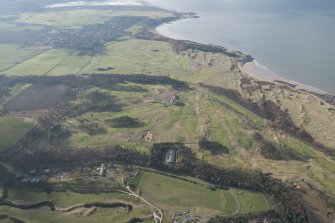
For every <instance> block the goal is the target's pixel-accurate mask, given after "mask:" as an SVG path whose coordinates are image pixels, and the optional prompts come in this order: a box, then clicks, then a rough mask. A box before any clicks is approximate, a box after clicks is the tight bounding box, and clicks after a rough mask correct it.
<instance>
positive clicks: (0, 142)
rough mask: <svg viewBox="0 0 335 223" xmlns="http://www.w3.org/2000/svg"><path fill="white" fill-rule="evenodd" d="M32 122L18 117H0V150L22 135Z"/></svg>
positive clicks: (30, 126)
mask: <svg viewBox="0 0 335 223" xmlns="http://www.w3.org/2000/svg"><path fill="white" fill-rule="evenodd" d="M32 126H33V123H32V121H31V120H25V119H24V118H18V117H0V151H1V150H4V149H5V148H7V147H8V146H10V145H12V144H14V143H15V142H16V141H17V140H19V139H20V138H21V137H23V136H24V135H25V134H26V133H27V132H28V130H29V129H31V128H32Z"/></svg>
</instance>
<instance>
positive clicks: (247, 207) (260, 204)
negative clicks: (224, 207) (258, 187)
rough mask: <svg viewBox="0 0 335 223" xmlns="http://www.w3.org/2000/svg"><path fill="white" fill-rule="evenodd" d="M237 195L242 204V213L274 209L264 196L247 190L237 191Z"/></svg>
mask: <svg viewBox="0 0 335 223" xmlns="http://www.w3.org/2000/svg"><path fill="white" fill-rule="evenodd" d="M236 194H237V197H238V199H239V200H240V203H241V211H240V213H243V214H245V213H250V212H259V211H267V210H271V209H272V205H271V202H270V201H268V199H267V198H266V196H265V195H264V194H261V193H257V192H250V191H245V190H236Z"/></svg>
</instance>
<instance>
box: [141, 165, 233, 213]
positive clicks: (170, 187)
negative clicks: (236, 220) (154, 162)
mask: <svg viewBox="0 0 335 223" xmlns="http://www.w3.org/2000/svg"><path fill="white" fill-rule="evenodd" d="M139 188H140V189H141V191H142V195H143V197H144V198H146V199H148V200H149V201H152V203H154V204H157V205H158V206H169V207H173V208H197V209H203V210H211V211H213V212H218V213H220V212H221V213H227V212H228V211H232V210H233V211H234V210H235V209H236V202H235V201H234V199H231V197H230V196H229V195H228V199H226V196H227V194H229V191H227V190H215V191H214V190H210V189H208V187H207V186H206V185H202V184H195V183H193V182H190V181H184V180H182V179H179V178H174V177H170V176H166V175H162V174H158V173H154V172H148V171H146V172H144V174H143V175H142V177H141V179H140V181H139ZM227 201H230V202H231V203H228V202H227Z"/></svg>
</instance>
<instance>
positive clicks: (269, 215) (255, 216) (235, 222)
mask: <svg viewBox="0 0 335 223" xmlns="http://www.w3.org/2000/svg"><path fill="white" fill-rule="evenodd" d="M249 222H271V223H281V222H282V221H281V219H280V216H279V215H278V213H277V212H276V211H274V210H271V211H266V212H260V213H251V214H244V215H237V216H229V217H227V216H216V217H212V218H210V219H209V221H208V223H249Z"/></svg>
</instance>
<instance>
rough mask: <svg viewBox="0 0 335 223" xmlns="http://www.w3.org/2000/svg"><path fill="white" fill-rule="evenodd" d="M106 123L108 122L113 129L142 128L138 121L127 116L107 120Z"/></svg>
mask: <svg viewBox="0 0 335 223" xmlns="http://www.w3.org/2000/svg"><path fill="white" fill-rule="evenodd" d="M106 122H108V123H109V124H110V126H111V127H113V128H138V127H142V126H143V123H142V122H140V121H139V120H138V119H135V118H132V117H129V116H121V117H117V118H113V119H107V120H106Z"/></svg>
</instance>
